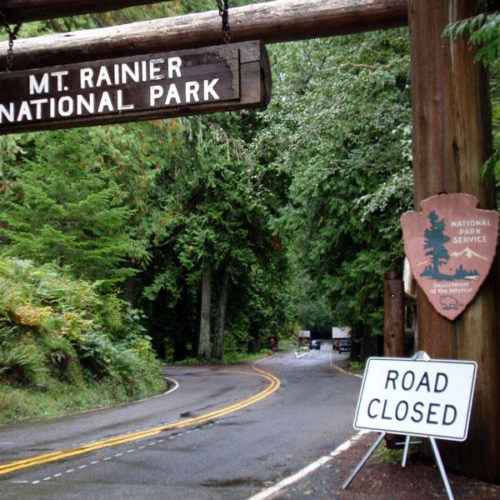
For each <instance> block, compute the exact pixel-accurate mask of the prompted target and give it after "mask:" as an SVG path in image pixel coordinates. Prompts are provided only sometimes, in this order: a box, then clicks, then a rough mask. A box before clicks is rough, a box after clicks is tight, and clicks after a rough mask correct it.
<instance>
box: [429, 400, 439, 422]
mask: <svg viewBox="0 0 500 500" xmlns="http://www.w3.org/2000/svg"><path fill="white" fill-rule="evenodd" d="M436 406H439V404H438V403H430V404H429V411H428V412H427V423H428V424H437V423H438V422H437V420H431V417H434V416H435V415H436V411H435V410H434V408H435V407H436Z"/></svg>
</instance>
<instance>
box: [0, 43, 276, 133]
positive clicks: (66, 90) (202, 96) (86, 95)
mask: <svg viewBox="0 0 500 500" xmlns="http://www.w3.org/2000/svg"><path fill="white" fill-rule="evenodd" d="M270 75H271V72H270V66H269V61H268V57H267V52H266V50H265V47H264V45H263V44H262V43H261V42H259V41H254V42H245V43H240V44H226V45H222V46H215V47H206V48H203V49H189V50H181V51H175V52H160V53H151V54H145V55H137V56H132V57H121V58H115V59H105V60H99V61H89V62H84V63H78V64H67V65H60V66H53V67H48V68H39V69H34V70H25V71H17V72H12V73H5V74H3V75H0V133H3V134H5V133H10V132H19V131H33V130H46V129H55V128H69V127H76V126H84V125H100V124H106V123H118V122H126V121H139V120H151V119H157V118H168V117H173V116H181V115H190V114H203V113H212V112H215V111H229V110H235V109H241V108H252V107H264V106H266V105H267V103H268V102H269V99H270V92H271V76H270Z"/></svg>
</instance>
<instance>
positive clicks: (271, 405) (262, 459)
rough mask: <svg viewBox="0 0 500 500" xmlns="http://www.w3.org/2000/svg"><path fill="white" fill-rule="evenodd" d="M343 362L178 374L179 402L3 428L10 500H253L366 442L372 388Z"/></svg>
mask: <svg viewBox="0 0 500 500" xmlns="http://www.w3.org/2000/svg"><path fill="white" fill-rule="evenodd" d="M339 359H340V355H338V354H333V357H332V354H331V353H330V351H329V350H328V349H327V346H324V347H323V349H322V350H320V351H311V352H310V353H308V354H306V355H304V356H301V357H297V356H296V354H295V353H279V354H276V355H274V356H272V357H270V358H268V359H266V360H263V361H262V362H260V363H258V364H257V371H256V370H255V369H253V368H252V366H250V365H248V366H247V365H245V366H237V367H203V368H200V367H196V368H192V367H189V368H186V367H184V368H171V367H169V368H167V369H166V374H167V376H168V377H170V378H172V379H175V380H176V381H177V382H178V384H179V386H178V388H177V390H175V391H173V392H171V393H169V394H166V395H163V396H160V397H157V398H154V399H150V400H147V401H142V402H138V403H134V404H132V405H127V406H122V407H119V408H115V409H111V410H103V411H96V412H89V413H85V414H81V415H75V416H72V417H66V418H62V419H57V420H55V421H51V422H47V423H40V424H22V425H15V426H4V427H0V499H2V500H3V499H19V498H24V499H31V498H40V499H42V498H47V499H49V498H50V499H83V498H85V499H125V498H127V499H128V498H147V499H149V498H155V499H156V498H162V499H176V500H177V499H179V498H182V497H184V498H186V499H190V500H197V499H231V500H237V499H248V498H250V497H251V496H253V495H255V494H257V493H259V492H260V491H262V490H263V489H265V488H266V487H268V486H271V485H273V484H275V483H276V482H278V481H280V480H281V479H283V478H285V477H287V476H289V475H290V474H293V473H294V472H296V471H298V470H301V469H302V468H303V467H304V466H306V465H307V464H308V463H310V462H312V461H314V460H316V459H317V458H318V457H320V456H322V455H325V454H328V453H329V452H330V451H331V450H333V449H335V448H336V447H337V446H338V445H339V444H341V443H342V442H344V441H345V440H346V439H348V438H349V437H350V436H352V435H353V434H354V431H353V429H352V420H353V415H354V408H355V405H356V400H357V396H358V392H359V386H360V382H361V381H360V379H359V378H356V377H353V376H351V375H348V374H345V373H342V372H340V371H338V370H336V369H334V368H333V367H332V366H331V363H332V360H333V362H334V363H335V362H338V361H339ZM28 457H39V458H36V460H34V461H33V462H23V461H22V460H24V459H26V458H28ZM6 464H9V465H6ZM32 464H33V465H32ZM2 465H3V469H2ZM27 465H29V466H27ZM2 471H3V473H2Z"/></svg>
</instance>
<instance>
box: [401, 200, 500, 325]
mask: <svg viewBox="0 0 500 500" xmlns="http://www.w3.org/2000/svg"><path fill="white" fill-rule="evenodd" d="M478 203H479V200H478V199H477V198H476V197H475V196H472V195H470V194H466V193H454V194H442V195H437V196H432V197H431V198H427V199H426V200H424V201H422V202H421V204H420V206H421V207H422V212H420V213H416V212H406V213H405V214H403V215H402V217H401V226H402V228H403V240H404V248H405V253H406V256H407V258H408V260H409V262H410V267H411V270H412V273H413V276H414V277H415V279H416V280H417V283H418V284H419V286H420V288H421V289H422V290H423V292H424V293H425V295H426V296H427V298H428V299H429V301H430V303H431V304H432V305H433V307H434V309H435V310H436V311H437V312H438V313H439V314H441V315H443V316H445V317H446V318H448V319H450V320H454V319H455V318H456V317H457V316H459V315H460V314H461V313H462V312H463V311H464V310H465V308H466V307H467V306H468V305H469V303H470V302H471V301H472V299H473V298H474V297H475V296H476V293H477V292H478V290H479V288H480V287H481V285H482V284H483V282H484V280H485V279H486V277H487V276H488V273H489V271H490V268H491V264H492V262H493V259H494V257H495V253H496V246H497V238H498V219H499V214H498V212H497V211H495V210H480V209H478V208H477V205H478Z"/></svg>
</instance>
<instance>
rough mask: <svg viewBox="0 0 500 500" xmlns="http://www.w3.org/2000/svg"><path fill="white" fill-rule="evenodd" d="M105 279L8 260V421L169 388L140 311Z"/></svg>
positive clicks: (1, 341) (1, 396) (4, 416)
mask: <svg viewBox="0 0 500 500" xmlns="http://www.w3.org/2000/svg"><path fill="white" fill-rule="evenodd" d="M98 287H99V283H98V282H93V283H91V282H88V281H84V280H76V279H74V278H70V277H68V276H67V275H66V274H65V273H64V272H61V271H60V270H58V269H57V268H55V267H54V266H53V265H44V266H35V265H34V264H33V263H32V262H31V261H27V260H17V259H11V258H3V257H0V387H1V391H0V420H19V419H25V418H47V417H51V416H54V415H57V414H61V413H68V412H74V411H79V410H83V409H88V408H93V407H101V406H107V405H110V404H115V403H116V402H119V401H126V400H130V399H133V398H135V397H138V396H143V395H146V394H152V393H156V392H158V391H161V390H162V389H164V387H165V384H164V381H163V379H162V376H161V371H160V364H159V361H158V360H157V358H156V356H155V354H154V352H153V350H152V348H151V342H150V340H149V338H148V337H147V336H146V335H145V332H144V329H143V328H142V326H141V324H140V321H139V320H140V318H139V313H138V312H137V311H134V310H132V309H131V308H130V306H129V305H128V304H127V303H125V302H124V301H123V300H121V299H119V298H117V297H116V296H112V295H106V296H103V295H101V294H100V293H99V291H98Z"/></svg>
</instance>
